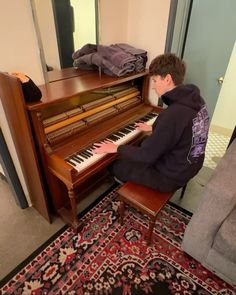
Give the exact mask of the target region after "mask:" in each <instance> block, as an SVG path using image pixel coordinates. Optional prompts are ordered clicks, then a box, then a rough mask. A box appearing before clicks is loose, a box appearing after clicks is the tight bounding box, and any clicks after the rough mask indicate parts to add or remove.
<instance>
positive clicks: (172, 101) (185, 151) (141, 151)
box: [94, 53, 209, 192]
mask: <svg viewBox="0 0 236 295" xmlns="http://www.w3.org/2000/svg"><path fill="white" fill-rule="evenodd" d="M185 71H186V67H185V63H184V62H183V61H182V60H181V59H179V58H178V57H177V56H176V55H174V54H169V53H168V54H163V55H160V56H157V57H156V58H155V59H154V60H153V61H152V62H151V64H150V67H149V72H150V76H151V77H152V82H153V89H154V90H155V91H156V93H157V95H158V96H159V97H161V98H162V100H163V102H164V103H165V104H166V105H167V106H168V107H167V108H166V109H165V110H164V111H163V112H161V113H160V114H159V116H158V117H157V119H156V121H155V122H154V124H153V126H152V128H150V127H149V126H147V125H145V124H137V128H139V129H141V130H144V131H145V130H146V131H149V130H150V129H152V133H151V135H150V136H148V137H147V138H146V139H145V140H144V141H143V142H142V143H141V145H140V146H131V145H120V146H117V145H115V144H114V143H112V142H108V141H106V142H104V143H97V144H95V149H94V152H95V153H116V152H117V153H118V154H119V159H118V160H117V161H115V162H114V163H113V164H112V167H111V171H112V173H113V174H114V176H116V177H117V178H118V179H119V180H121V181H124V182H125V181H133V182H136V183H139V184H143V185H146V186H148V187H151V188H153V189H156V190H159V191H164V192H170V191H175V190H177V189H178V188H180V187H182V186H184V185H185V184H186V183H187V182H188V181H189V180H190V179H191V178H192V177H194V176H195V175H196V174H197V173H198V171H199V170H200V168H201V167H202V165H203V161H204V152H205V147H206V143H207V136H208V129H209V116H208V112H207V108H206V104H205V102H204V100H203V98H202V97H201V96H200V92H199V89H198V88H197V87H196V86H194V85H183V84H182V83H183V80H184V76H185Z"/></svg>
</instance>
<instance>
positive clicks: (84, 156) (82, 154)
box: [79, 151, 89, 159]
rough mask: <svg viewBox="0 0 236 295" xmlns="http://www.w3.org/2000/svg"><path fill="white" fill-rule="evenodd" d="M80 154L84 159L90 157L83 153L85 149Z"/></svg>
mask: <svg viewBox="0 0 236 295" xmlns="http://www.w3.org/2000/svg"><path fill="white" fill-rule="evenodd" d="M79 156H80V157H82V158H84V159H88V158H89V157H88V156H86V155H85V154H84V153H83V151H82V152H79Z"/></svg>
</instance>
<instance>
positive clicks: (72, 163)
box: [66, 159, 76, 166]
mask: <svg viewBox="0 0 236 295" xmlns="http://www.w3.org/2000/svg"><path fill="white" fill-rule="evenodd" d="M66 161H67V162H69V163H70V164H71V165H73V166H76V164H75V163H74V162H73V161H71V160H70V159H66Z"/></svg>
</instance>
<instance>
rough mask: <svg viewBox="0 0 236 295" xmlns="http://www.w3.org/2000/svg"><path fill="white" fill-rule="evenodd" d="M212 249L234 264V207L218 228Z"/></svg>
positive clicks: (235, 240)
mask: <svg viewBox="0 0 236 295" xmlns="http://www.w3.org/2000/svg"><path fill="white" fill-rule="evenodd" d="M213 248H214V249H215V250H216V251H218V252H219V253H221V254H222V255H223V256H225V257H227V258H228V259H229V260H230V261H232V262H236V206H235V207H234V208H233V210H232V211H231V212H230V214H229V215H228V216H227V217H226V219H225V220H224V222H223V223H222V225H221V227H220V228H219V231H218V232H217V234H216V236H215V240H214V243H213Z"/></svg>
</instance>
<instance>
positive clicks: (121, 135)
mask: <svg viewBox="0 0 236 295" xmlns="http://www.w3.org/2000/svg"><path fill="white" fill-rule="evenodd" d="M157 116H158V114H157V113H153V112H151V113H148V114H147V115H145V116H144V117H142V118H140V119H139V120H137V121H135V122H134V123H132V124H129V125H128V126H126V127H124V128H121V129H120V130H118V131H116V132H114V133H113V134H111V135H109V136H107V137H106V138H105V139H104V140H107V139H109V140H110V141H112V142H114V143H115V144H117V145H121V144H125V143H127V142H129V141H130V140H132V139H133V138H135V137H136V136H137V135H138V134H140V133H141V132H142V131H141V130H138V129H136V128H135V124H136V123H139V122H142V123H146V124H148V125H152V124H153V122H154V121H155V120H156V118H157ZM104 140H101V141H100V142H102V141H104ZM93 148H94V147H93V145H91V146H89V147H87V148H86V149H83V150H81V151H79V152H76V153H74V154H72V155H70V156H69V157H67V158H66V159H65V161H66V162H67V163H69V164H71V165H72V166H73V167H74V168H75V169H76V170H77V171H78V172H81V171H83V170H84V169H86V168H88V167H89V166H91V165H93V164H94V163H96V162H97V161H99V160H100V159H102V158H103V157H105V156H106V155H107V154H94V153H93Z"/></svg>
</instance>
